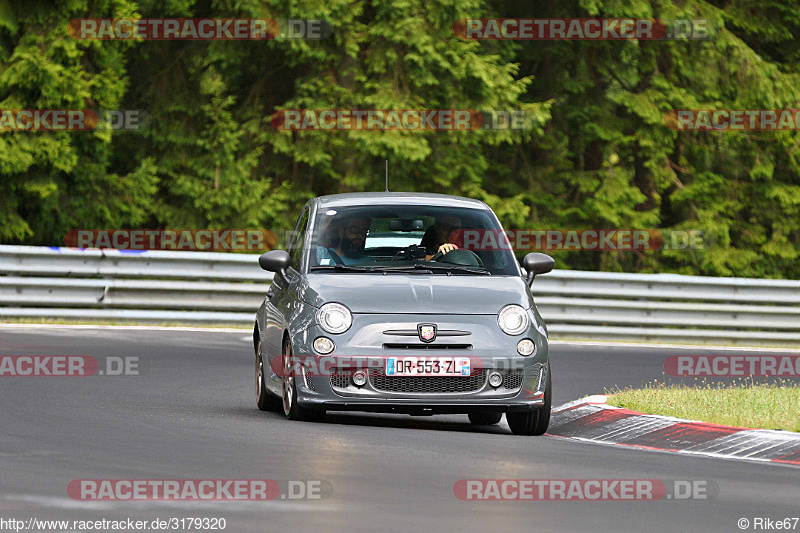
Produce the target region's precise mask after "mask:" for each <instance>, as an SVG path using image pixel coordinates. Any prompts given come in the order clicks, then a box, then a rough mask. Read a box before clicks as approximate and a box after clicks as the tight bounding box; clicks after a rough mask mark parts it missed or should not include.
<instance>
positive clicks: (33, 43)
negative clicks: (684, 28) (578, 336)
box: [0, 0, 800, 278]
mask: <svg viewBox="0 0 800 533" xmlns="http://www.w3.org/2000/svg"><path fill="white" fill-rule="evenodd" d="M138 16H142V17H160V16H169V17H219V18H223V17H242V18H274V19H278V20H280V19H287V18H300V19H324V20H326V21H327V22H328V23H329V24H330V25H331V27H332V29H333V33H332V34H331V36H330V37H329V38H327V39H322V40H319V41H314V40H307V41H306V40H295V39H282V38H278V39H275V40H271V41H136V42H133V41H81V40H75V39H73V38H72V37H71V36H70V35H69V34H68V33H67V23H68V22H69V21H70V20H71V19H74V18H79V17H138ZM492 16H503V17H527V18H547V17H559V18H560V17H579V18H580V17H645V18H658V19H661V20H665V21H671V20H675V19H692V18H704V19H708V20H711V21H712V22H713V26H714V27H715V28H716V29H717V30H718V31H717V33H716V35H715V37H714V38H713V39H709V40H686V39H683V40H671V41H666V40H665V41H519V42H511V41H470V40H464V39H460V38H457V37H456V35H455V34H454V31H453V24H454V22H455V21H457V20H459V19H462V18H479V17H492ZM798 21H800V7H798V6H797V5H796V3H795V2H791V1H789V0H753V1H750V2H723V1H722V0H687V1H685V2H680V3H673V2H671V1H668V0H626V1H621V0H619V1H611V2H606V1H604V2H599V1H597V0H568V1H566V2H556V3H554V2H543V1H541V0H534V1H532V2H527V3H519V2H512V1H510V0H491V1H490V0H465V1H457V0H434V1H425V0H372V1H370V2H350V1H345V0H329V1H327V2H321V1H319V0H300V1H298V2H291V3H286V2H280V1H278V0H203V1H200V0H166V1H164V0H105V1H94V0H92V1H90V0H28V1H26V2H12V1H11V0H0V109H49V108H61V109H73V108H78V109H80V108H90V109H145V110H147V112H148V113H149V115H150V117H151V120H150V122H149V125H148V127H147V129H145V130H143V131H138V132H124V131H94V132H82V133H63V132H62V133H57V132H0V198H2V204H0V242H6V243H23V244H48V245H58V244H60V243H62V242H63V236H64V234H65V233H66V232H67V231H68V230H70V229H75V228H114V227H147V228H201V227H210V228H249V227H265V228H270V229H274V230H276V231H280V230H282V229H286V228H288V227H290V226H291V225H292V223H293V222H294V218H295V216H296V214H297V212H298V208H299V207H300V206H301V205H302V204H303V203H304V202H305V201H307V200H308V199H309V198H311V197H313V196H315V195H320V194H330V193H337V192H347V191H369V190H381V189H382V187H383V161H384V159H389V160H390V161H391V163H390V167H391V176H392V183H391V188H392V189H393V190H415V191H428V192H442V193H449V194H461V195H466V196H471V197H474V198H479V199H481V200H484V201H485V202H487V203H488V204H489V205H490V206H491V207H492V208H493V209H495V211H496V212H497V214H498V216H499V217H500V218H501V220H502V222H503V223H504V225H505V226H506V227H507V228H529V229H562V228H597V229H600V228H631V229H640V228H645V229H649V228H658V229H665V230H671V229H677V230H689V229H700V230H703V231H704V232H705V234H706V236H707V237H708V239H709V241H708V242H709V243H710V244H711V245H710V246H708V247H707V248H706V249H702V250H662V251H655V252H645V253H633V252H611V251H607V252H555V253H554V255H555V256H556V258H557V261H558V264H559V266H560V267H569V268H581V269H601V270H616V271H642V272H656V271H658V272H664V271H672V272H680V273H695V274H705V275H721V276H756V277H791V278H798V277H800V266H798V264H797V261H796V260H797V257H798V253H799V252H800V178H799V177H798V176H800V151H799V150H798V134H797V133H796V132H779V133H774V132H773V133H769V132H764V133H758V132H725V133H713V132H694V133H690V132H676V131H674V130H671V129H669V128H668V127H667V124H666V123H665V120H664V117H665V114H666V113H667V112H668V111H670V110H672V109H699V108H734V109H779V108H794V107H796V106H797V102H798V101H799V100H800V98H798V96H800V94H799V93H800V83H798V81H800V72H798V66H797V65H798V61H797V60H798V59H800V39H798V38H797V37H798V35H799V34H800V22H798ZM329 108H343V109H480V110H492V109H498V110H513V109H521V110H524V111H525V112H526V113H527V115H528V116H529V117H531V127H530V129H528V130H523V131H513V130H512V131H509V130H499V131H489V130H477V131H468V132H433V131H427V132H391V131H386V132H376V131H335V132H310V131H307V132H285V131H277V130H276V129H274V128H273V127H272V125H271V122H270V117H271V116H272V115H273V113H275V111H277V110H284V109H329Z"/></svg>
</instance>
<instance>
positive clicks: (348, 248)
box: [317, 216, 373, 265]
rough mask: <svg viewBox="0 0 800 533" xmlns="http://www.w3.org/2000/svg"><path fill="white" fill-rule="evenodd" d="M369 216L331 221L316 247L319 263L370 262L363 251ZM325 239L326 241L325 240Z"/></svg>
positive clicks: (352, 263)
mask: <svg viewBox="0 0 800 533" xmlns="http://www.w3.org/2000/svg"><path fill="white" fill-rule="evenodd" d="M371 222H372V220H371V219H370V218H369V217H364V216H355V217H353V218H348V219H344V220H337V221H336V222H332V223H331V224H330V226H329V230H328V231H326V232H325V236H326V238H325V239H323V240H321V241H320V246H318V247H317V259H318V261H319V264H321V265H326V264H327V265H331V264H333V265H359V264H365V263H372V262H373V260H372V258H371V257H370V256H368V255H367V254H366V253H365V252H364V245H365V244H366V242H367V234H369V226H370V224H371ZM326 241H327V242H326Z"/></svg>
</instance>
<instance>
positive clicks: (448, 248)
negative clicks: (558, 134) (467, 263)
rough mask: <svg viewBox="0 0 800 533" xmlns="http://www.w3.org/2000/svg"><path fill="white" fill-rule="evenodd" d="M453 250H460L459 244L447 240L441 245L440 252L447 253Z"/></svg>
mask: <svg viewBox="0 0 800 533" xmlns="http://www.w3.org/2000/svg"><path fill="white" fill-rule="evenodd" d="M453 250H458V246H456V245H455V244H451V243H449V242H446V243H444V244H443V245H441V246H440V247H439V253H440V254H446V253H447V252H452V251H453Z"/></svg>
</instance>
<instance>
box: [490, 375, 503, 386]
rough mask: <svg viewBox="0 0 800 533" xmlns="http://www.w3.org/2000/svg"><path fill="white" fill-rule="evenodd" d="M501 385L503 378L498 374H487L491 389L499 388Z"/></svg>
mask: <svg viewBox="0 0 800 533" xmlns="http://www.w3.org/2000/svg"><path fill="white" fill-rule="evenodd" d="M502 383H503V376H501V375H500V373H499V372H492V373H491V374H489V385H491V386H492V387H499V386H500V385H501V384H502Z"/></svg>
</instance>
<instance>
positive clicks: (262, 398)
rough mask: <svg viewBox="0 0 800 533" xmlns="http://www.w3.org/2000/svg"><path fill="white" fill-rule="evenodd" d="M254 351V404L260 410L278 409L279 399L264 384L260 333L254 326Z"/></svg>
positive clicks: (280, 405)
mask: <svg viewBox="0 0 800 533" xmlns="http://www.w3.org/2000/svg"><path fill="white" fill-rule="evenodd" d="M253 336H254V340H255V352H256V405H257V406H258V408H259V409H260V410H262V411H280V410H281V409H282V408H283V407H282V403H281V399H280V398H278V397H277V396H275V395H274V394H272V393H271V392H269V391H268V390H267V388H266V386H265V384H264V383H265V379H266V376H265V374H264V360H263V357H262V355H261V335H259V333H258V327H256V330H255V332H254V333H253Z"/></svg>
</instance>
